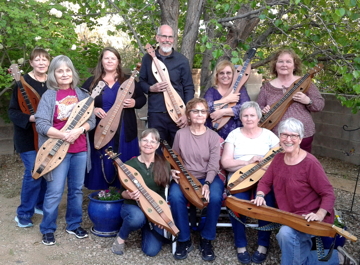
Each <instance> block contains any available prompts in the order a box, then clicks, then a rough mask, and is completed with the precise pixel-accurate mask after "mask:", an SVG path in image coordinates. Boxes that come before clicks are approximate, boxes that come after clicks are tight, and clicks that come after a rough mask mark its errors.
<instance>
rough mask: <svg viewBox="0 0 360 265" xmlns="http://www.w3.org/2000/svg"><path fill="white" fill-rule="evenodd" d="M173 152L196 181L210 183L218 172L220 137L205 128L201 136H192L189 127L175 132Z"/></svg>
mask: <svg viewBox="0 0 360 265" xmlns="http://www.w3.org/2000/svg"><path fill="white" fill-rule="evenodd" d="M173 150H174V151H175V152H177V153H178V154H179V155H180V156H181V158H182V159H183V161H184V166H185V168H186V169H187V170H188V171H189V172H190V173H191V174H192V175H193V176H194V177H195V178H197V179H203V178H206V180H207V181H209V182H210V183H211V182H212V181H213V180H214V178H215V176H216V175H217V174H218V172H219V161H220V136H219V135H218V134H217V133H216V132H214V131H212V130H210V129H209V128H207V130H206V132H205V133H204V134H202V135H194V134H192V133H191V131H190V128H189V127H185V128H183V129H180V130H178V131H177V133H176V135H175V139H174V144H173Z"/></svg>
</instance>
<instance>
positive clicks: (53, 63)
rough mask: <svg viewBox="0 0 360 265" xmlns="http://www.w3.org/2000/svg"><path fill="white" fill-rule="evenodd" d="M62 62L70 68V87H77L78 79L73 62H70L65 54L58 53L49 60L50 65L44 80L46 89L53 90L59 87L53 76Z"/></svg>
mask: <svg viewBox="0 0 360 265" xmlns="http://www.w3.org/2000/svg"><path fill="white" fill-rule="evenodd" d="M62 64H65V65H66V66H67V67H69V68H70V69H71V72H72V83H71V84H70V87H71V88H72V89H75V87H77V85H78V84H79V81H80V79H79V75H78V74H77V72H76V70H75V67H74V64H73V63H72V61H71V60H70V58H69V57H67V56H65V55H58V56H56V57H55V58H54V59H53V60H52V61H51V63H50V66H49V71H48V78H47V81H46V86H47V88H48V89H52V90H55V91H58V90H59V89H60V88H59V85H58V83H57V81H56V78H55V71H56V69H58V68H59V67H60V66H61V65H62Z"/></svg>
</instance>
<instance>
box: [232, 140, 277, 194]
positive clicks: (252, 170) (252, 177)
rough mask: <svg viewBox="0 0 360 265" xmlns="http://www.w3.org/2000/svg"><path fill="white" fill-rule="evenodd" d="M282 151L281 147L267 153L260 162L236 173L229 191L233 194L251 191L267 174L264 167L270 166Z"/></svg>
mask: <svg viewBox="0 0 360 265" xmlns="http://www.w3.org/2000/svg"><path fill="white" fill-rule="evenodd" d="M282 151H283V149H282V148H281V147H275V148H273V149H271V150H270V151H269V152H267V153H266V155H265V157H264V159H263V160H261V161H260V162H258V163H252V164H249V165H247V166H244V167H242V168H240V169H239V170H237V171H235V172H234V174H232V176H231V178H230V180H229V182H228V186H227V189H228V190H229V191H230V193H231V194H235V193H239V192H244V191H247V190H249V189H251V188H252V186H253V185H255V184H256V183H258V181H259V180H260V179H261V178H262V176H263V175H264V174H265V170H264V167H267V166H269V165H270V164H271V161H272V159H273V158H274V157H275V155H276V154H278V153H280V152H282Z"/></svg>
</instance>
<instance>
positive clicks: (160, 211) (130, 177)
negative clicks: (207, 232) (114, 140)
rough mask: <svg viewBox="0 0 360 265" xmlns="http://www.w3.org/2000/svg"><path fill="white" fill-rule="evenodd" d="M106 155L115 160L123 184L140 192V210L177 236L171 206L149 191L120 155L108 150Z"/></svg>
mask: <svg viewBox="0 0 360 265" xmlns="http://www.w3.org/2000/svg"><path fill="white" fill-rule="evenodd" d="M105 152H106V155H107V156H109V157H110V158H111V159H113V162H114V165H115V166H116V167H117V169H118V170H117V172H118V176H119V179H120V181H121V184H122V185H123V186H124V187H125V188H126V189H127V190H129V191H131V192H133V191H134V190H139V191H140V193H141V196H140V198H139V204H140V208H141V209H142V211H143V212H144V214H145V215H146V216H147V218H148V219H149V220H150V221H151V222H153V223H155V224H157V225H160V226H162V227H164V228H165V229H166V230H167V231H169V232H170V233H171V234H172V235H174V236H177V234H178V233H179V229H178V228H177V227H176V226H175V223H174V221H173V217H172V214H171V211H170V207H169V205H168V204H167V203H166V201H165V200H164V199H163V198H162V197H161V196H160V195H159V194H157V193H156V192H154V191H153V190H151V189H149V188H148V187H147V186H146V184H145V182H144V180H143V178H142V176H141V175H140V173H139V172H138V171H137V170H136V169H134V168H133V167H131V166H129V165H125V164H124V163H123V162H122V161H121V160H120V158H118V155H117V154H116V153H114V152H113V151H112V150H110V148H109V149H106V150H105Z"/></svg>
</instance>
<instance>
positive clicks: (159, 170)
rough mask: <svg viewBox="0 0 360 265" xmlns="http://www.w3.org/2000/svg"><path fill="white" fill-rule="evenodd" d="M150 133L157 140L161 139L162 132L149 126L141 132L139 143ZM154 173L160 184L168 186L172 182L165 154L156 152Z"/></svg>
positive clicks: (155, 179)
mask: <svg viewBox="0 0 360 265" xmlns="http://www.w3.org/2000/svg"><path fill="white" fill-rule="evenodd" d="M149 134H151V135H152V136H153V137H154V138H155V140H156V141H157V142H159V141H160V134H159V132H158V130H156V129H155V128H149V129H145V130H144V131H143V132H142V133H141V137H140V139H139V144H140V141H141V140H142V139H143V138H145V137H146V136H148V135H149ZM153 175H154V181H155V183H156V184H157V185H158V186H163V187H166V186H167V185H168V184H169V182H170V172H169V167H168V166H167V163H166V160H165V158H164V157H163V156H160V155H158V154H157V153H155V160H154V167H153Z"/></svg>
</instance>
